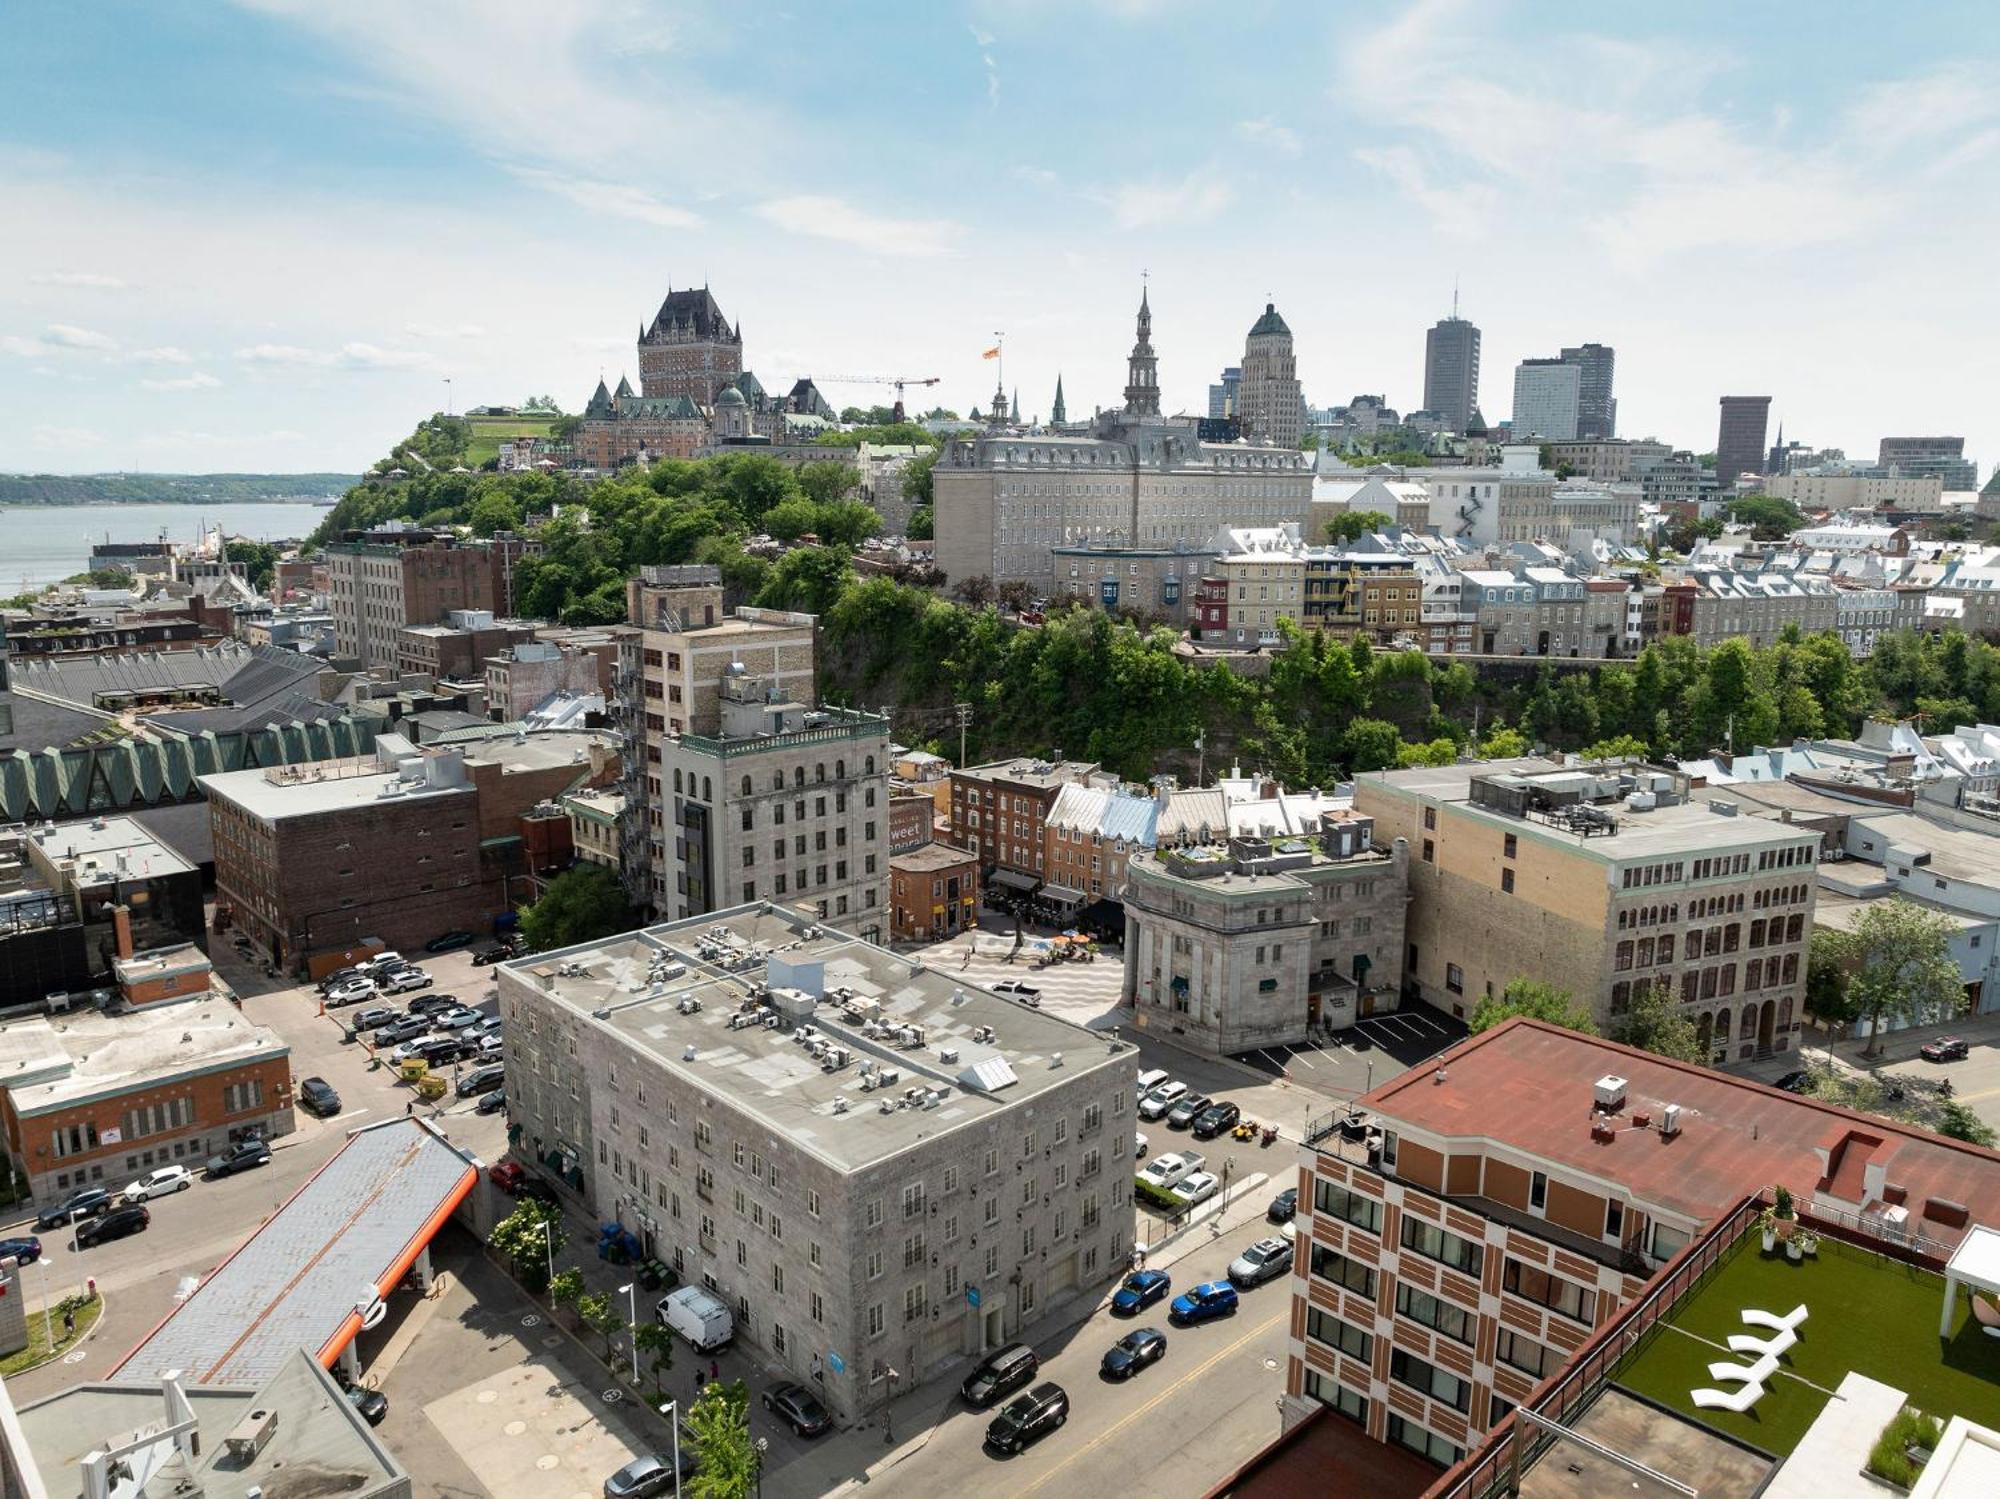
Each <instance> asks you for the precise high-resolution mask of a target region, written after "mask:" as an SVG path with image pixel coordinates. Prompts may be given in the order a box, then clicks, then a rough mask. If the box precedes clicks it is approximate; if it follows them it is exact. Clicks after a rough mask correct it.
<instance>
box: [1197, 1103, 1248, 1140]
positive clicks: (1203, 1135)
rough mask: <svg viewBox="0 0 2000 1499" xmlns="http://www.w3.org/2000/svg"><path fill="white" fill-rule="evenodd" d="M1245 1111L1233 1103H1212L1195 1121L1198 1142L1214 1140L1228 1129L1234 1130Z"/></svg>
mask: <svg viewBox="0 0 2000 1499" xmlns="http://www.w3.org/2000/svg"><path fill="white" fill-rule="evenodd" d="M1242 1117H1243V1111H1242V1110H1241V1109H1239V1108H1238V1107H1237V1106H1236V1105H1235V1104H1233V1103H1212V1104H1210V1105H1209V1106H1208V1107H1207V1108H1205V1109H1203V1110H1202V1111H1201V1113H1200V1114H1199V1115H1198V1116H1197V1117H1196V1119H1195V1121H1194V1137H1195V1138H1196V1139H1197V1140H1213V1139H1214V1138H1215V1137H1216V1136H1217V1135H1219V1134H1221V1133H1222V1132H1223V1131H1224V1130H1226V1129H1234V1128H1235V1127H1236V1121H1237V1120H1239V1119H1241V1118H1242Z"/></svg>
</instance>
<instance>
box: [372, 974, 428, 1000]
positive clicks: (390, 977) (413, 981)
mask: <svg viewBox="0 0 2000 1499" xmlns="http://www.w3.org/2000/svg"><path fill="white" fill-rule="evenodd" d="M380 983H381V989H382V992H383V993H384V994H407V993H408V992H409V991H410V990H412V989H428V988H430V986H431V983H432V979H431V976H430V975H429V974H428V973H425V972H424V971H423V969H421V968H398V969H397V970H396V971H395V972H394V973H391V974H387V975H385V976H384V977H383V978H382V979H381V981H380Z"/></svg>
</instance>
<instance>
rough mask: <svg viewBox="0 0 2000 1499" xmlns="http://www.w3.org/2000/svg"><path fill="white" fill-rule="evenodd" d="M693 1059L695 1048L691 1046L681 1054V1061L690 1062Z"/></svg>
mask: <svg viewBox="0 0 2000 1499" xmlns="http://www.w3.org/2000/svg"><path fill="white" fill-rule="evenodd" d="M694 1059H695V1048H694V1047H693V1046H690V1047H688V1049H687V1050H686V1051H684V1052H682V1053H681V1060H682V1061H683V1062H692V1061H693V1060H694Z"/></svg>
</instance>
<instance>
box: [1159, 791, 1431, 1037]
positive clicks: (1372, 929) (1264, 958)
mask: <svg viewBox="0 0 2000 1499" xmlns="http://www.w3.org/2000/svg"><path fill="white" fill-rule="evenodd" d="M1374 831H1375V830H1374V823H1373V820H1372V819H1371V818H1369V817H1368V816H1367V815H1366V814H1364V813H1360V812H1343V811H1329V812H1327V813H1325V814H1324V815H1323V816H1322V817H1321V819H1320V829H1319V831H1318V832H1317V833H1316V834H1306V835H1302V836H1295V837H1287V838H1281V839H1272V838H1263V837H1234V838H1231V839H1229V840H1228V842H1227V843H1226V844H1222V845H1217V844H1201V845H1193V846H1186V847H1179V848H1171V849H1163V850H1161V851H1160V852H1158V853H1150V854H1142V855H1139V856H1138V857H1136V858H1134V859H1132V860H1131V861H1130V863H1129V864H1128V865H1127V867H1126V881H1125V985H1124V999H1125V1002H1126V1003H1127V1004H1130V1005H1132V1006H1133V1007H1134V1008H1133V1024H1134V1025H1135V1026H1136V1027H1137V1028H1138V1029H1140V1030H1142V1031H1154V1032H1158V1033H1160V1034H1161V1035H1163V1036H1166V1037H1168V1038H1170V1039H1171V1040H1172V1041H1173V1043H1174V1044H1175V1045H1177V1046H1185V1047H1189V1048H1191V1049H1193V1050H1196V1051H1202V1052H1206V1053H1209V1054H1211V1055H1227V1054H1229V1053H1232V1052H1240V1051H1249V1050H1252V1049H1254V1048H1256V1047H1260V1046H1284V1045H1289V1044H1291V1043H1293V1042H1297V1041H1302V1040H1304V1039H1305V1037H1306V1035H1307V1033H1308V1032H1309V1031H1311V1030H1314V1029H1316V1028H1318V1027H1320V1026H1322V1025H1333V1026H1347V1025H1351V1024H1353V1022H1354V1021H1355V1020H1357V1019H1359V1018H1361V1017H1362V1016H1365V1015H1371V1014H1376V1013H1379V1012H1381V1011H1384V1010H1393V1009H1395V1008H1396V1007H1397V1005H1398V1004H1399V1003H1400V994H1401V989H1402V972H1403V906H1404V900H1405V894H1404V879H1405V875H1406V871H1407V867H1408V864H1409V849H1408V847H1407V846H1406V845H1405V843H1404V840H1403V839H1402V838H1400V837H1399V838H1397V840H1396V842H1395V844H1394V846H1393V847H1387V846H1381V847H1378V846H1377V845H1376V843H1375V841H1374Z"/></svg>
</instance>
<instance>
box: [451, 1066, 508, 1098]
mask: <svg viewBox="0 0 2000 1499" xmlns="http://www.w3.org/2000/svg"><path fill="white" fill-rule="evenodd" d="M506 1086H507V1069H506V1068H505V1067H503V1066H501V1065H500V1064H499V1063H498V1062H495V1063H494V1064H493V1065H492V1066H491V1067H475V1068H473V1069H472V1070H471V1071H470V1072H468V1073H466V1074H465V1076H464V1077H462V1078H460V1079H459V1080H458V1096H459V1097H460V1098H477V1097H478V1096H479V1095H480V1094H482V1093H497V1092H499V1091H500V1089H502V1088H504V1087H506Z"/></svg>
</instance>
